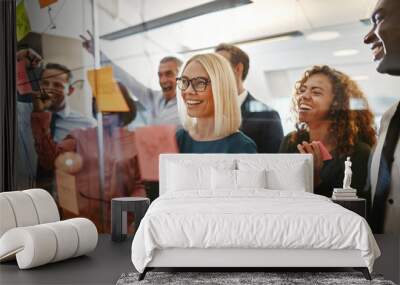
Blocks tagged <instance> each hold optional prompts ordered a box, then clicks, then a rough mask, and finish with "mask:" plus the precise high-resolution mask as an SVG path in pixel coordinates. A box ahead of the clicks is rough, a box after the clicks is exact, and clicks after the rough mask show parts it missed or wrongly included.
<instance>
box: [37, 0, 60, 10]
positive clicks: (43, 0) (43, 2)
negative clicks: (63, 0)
mask: <svg viewBox="0 0 400 285" xmlns="http://www.w3.org/2000/svg"><path fill="white" fill-rule="evenodd" d="M56 2H57V0H39V4H40V9H43V8H46V7H47V6H50V5H51V4H53V3H56Z"/></svg>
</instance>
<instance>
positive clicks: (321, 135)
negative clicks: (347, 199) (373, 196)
mask: <svg viewBox="0 0 400 285" xmlns="http://www.w3.org/2000/svg"><path fill="white" fill-rule="evenodd" d="M295 89H296V91H295V94H294V96H293V111H294V114H295V117H296V131H294V132H292V133H290V134H288V135H287V136H286V137H285V138H284V140H283V142H282V144H281V147H280V152H285V153H296V152H300V153H311V154H312V155H313V157H314V193H315V194H320V195H324V196H328V197H330V196H331V195H332V190H333V188H335V187H337V188H341V187H342V182H343V176H344V161H345V160H346V157H347V156H350V157H351V160H352V162H353V167H352V168H353V180H352V184H351V186H352V187H353V188H356V189H357V190H358V194H359V196H364V197H366V198H367V196H368V195H367V193H363V192H362V191H363V190H364V186H365V182H366V178H367V172H368V171H367V169H368V158H369V154H370V152H371V147H372V146H373V145H374V144H375V142H376V134H375V129H374V115H373V114H372V112H371V110H370V109H369V106H368V102H367V99H366V98H365V95H364V94H363V92H362V91H361V90H360V88H359V87H358V85H357V83H356V82H354V81H353V80H351V79H350V77H349V76H347V75H346V74H344V73H342V72H340V71H337V70H335V69H333V68H330V67H329V66H326V65H323V66H314V67H312V68H311V69H309V70H307V71H306V72H305V73H304V75H303V77H302V78H301V79H300V80H299V81H298V82H297V84H296V87H295ZM321 145H323V146H324V147H325V148H326V150H328V152H329V153H330V154H331V156H332V158H331V159H327V158H325V160H324V157H323V155H322V153H321V151H322V152H323V150H322V149H321Z"/></svg>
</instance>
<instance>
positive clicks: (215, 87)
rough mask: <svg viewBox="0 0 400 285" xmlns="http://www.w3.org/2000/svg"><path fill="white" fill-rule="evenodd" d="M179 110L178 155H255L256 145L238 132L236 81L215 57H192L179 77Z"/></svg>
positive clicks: (219, 58)
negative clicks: (181, 126)
mask: <svg viewBox="0 0 400 285" xmlns="http://www.w3.org/2000/svg"><path fill="white" fill-rule="evenodd" d="M177 86H178V88H179V89H180V90H181V94H180V96H178V109H179V112H180V116H181V120H182V123H183V129H180V130H178V131H177V134H176V137H177V141H178V147H179V150H180V152H181V153H255V152H256V149H257V147H256V145H255V143H254V142H253V141H252V140H251V139H250V138H249V137H247V136H246V135H244V134H243V133H242V132H240V131H239V127H240V124H241V114H240V109H239V105H238V102H237V97H238V96H237V89H236V82H235V77H234V74H233V71H232V68H231V66H230V65H229V62H228V61H227V60H226V59H225V58H224V57H222V56H220V55H218V54H211V53H210V54H200V55H195V56H193V57H192V58H191V59H189V61H187V62H186V64H185V66H184V67H183V71H182V74H181V77H179V78H177Z"/></svg>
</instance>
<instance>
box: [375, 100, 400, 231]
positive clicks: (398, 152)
mask: <svg viewBox="0 0 400 285" xmlns="http://www.w3.org/2000/svg"><path fill="white" fill-rule="evenodd" d="M398 104H399V103H398V102H397V103H396V104H394V105H393V106H392V107H390V109H389V110H387V111H386V112H385V113H384V114H383V116H382V120H381V125H380V128H379V137H378V142H377V145H376V148H375V151H374V153H373V156H372V161H371V172H370V175H371V181H370V182H371V202H373V201H374V196H375V191H376V185H377V181H378V172H379V163H380V160H381V155H382V149H383V144H384V142H385V138H386V134H387V131H388V127H389V123H390V120H391V119H392V117H393V115H394V113H395V112H396V108H397V105H398ZM381 175H382V174H381ZM383 175H384V174H383ZM387 175H388V176H389V174H387ZM390 180H391V181H390V185H391V186H390V192H389V194H388V197H387V199H386V210H385V220H384V222H383V223H384V224H383V232H384V233H394V232H395V233H400V144H399V143H398V144H397V146H396V149H395V152H394V161H393V164H392V171H391V174H390ZM372 215H374V213H373V212H371V216H372Z"/></svg>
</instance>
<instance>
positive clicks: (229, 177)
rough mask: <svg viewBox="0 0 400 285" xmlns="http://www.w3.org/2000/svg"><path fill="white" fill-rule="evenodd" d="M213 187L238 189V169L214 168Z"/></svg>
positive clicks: (215, 188)
mask: <svg viewBox="0 0 400 285" xmlns="http://www.w3.org/2000/svg"><path fill="white" fill-rule="evenodd" d="M211 188H212V189H213V190H218V189H225V190H236V170H231V169H216V168H212V169H211Z"/></svg>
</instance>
